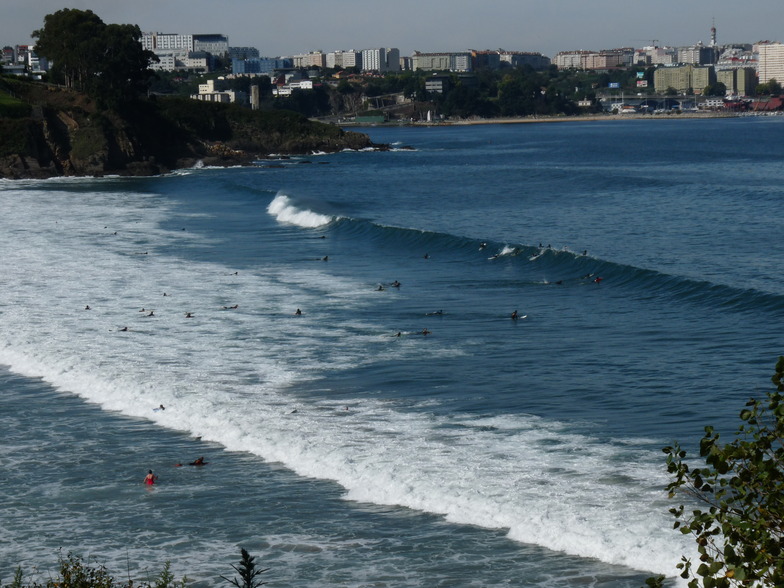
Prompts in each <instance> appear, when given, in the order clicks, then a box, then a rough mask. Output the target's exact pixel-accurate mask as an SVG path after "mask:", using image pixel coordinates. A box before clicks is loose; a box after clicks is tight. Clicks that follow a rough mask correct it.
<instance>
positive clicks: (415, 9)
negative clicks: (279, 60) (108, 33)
mask: <svg viewBox="0 0 784 588" xmlns="http://www.w3.org/2000/svg"><path fill="white" fill-rule="evenodd" d="M66 1H67V0H66ZM62 8H78V9H81V10H88V9H89V10H92V11H93V12H95V13H96V14H97V15H98V16H99V17H100V18H101V19H102V20H103V21H104V22H105V23H107V24H112V23H117V24H137V25H139V27H140V28H141V29H142V31H144V32H151V31H158V32H162V33H221V34H224V35H228V37H229V44H230V45H232V46H253V47H257V48H258V49H259V51H260V52H261V54H262V55H265V56H275V55H290V54H293V53H302V52H307V51H315V50H322V51H334V50H337V49H366V48H370V47H397V48H399V49H400V53H401V55H410V54H411V52H413V51H414V50H418V51H423V52H434V51H463V50H466V49H498V48H503V49H506V50H511V51H538V52H541V53H543V54H544V55H547V56H548V57H553V56H554V55H555V54H556V53H557V52H558V51H565V50H572V49H591V50H599V49H611V48H615V47H641V46H643V45H648V44H650V43H651V41H652V40H653V39H657V40H658V42H659V44H660V45H690V44H692V43H696V42H698V41H702V42H704V43H708V42H709V41H710V28H711V25H712V23H713V22H714V21H715V24H716V28H717V31H718V42H719V43H754V42H756V41H760V40H770V41H784V0H744V1H742V2H741V1H739V0H654V1H650V2H642V1H640V0H631V1H629V2H619V1H618V0H279V1H277V2H272V1H269V0H70V2H67V3H64V0H0V46H2V45H17V44H26V43H30V42H31V38H30V33H31V32H32V31H33V30H35V29H38V28H41V27H42V26H43V19H44V16H45V15H46V14H49V13H52V12H56V11H57V10H60V9H62Z"/></svg>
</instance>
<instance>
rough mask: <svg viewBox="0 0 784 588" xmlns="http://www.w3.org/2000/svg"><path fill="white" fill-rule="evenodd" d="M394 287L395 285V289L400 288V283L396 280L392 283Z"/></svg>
mask: <svg viewBox="0 0 784 588" xmlns="http://www.w3.org/2000/svg"><path fill="white" fill-rule="evenodd" d="M392 285H393V286H394V287H395V288H400V282H398V281H397V280H395V281H394V282H392Z"/></svg>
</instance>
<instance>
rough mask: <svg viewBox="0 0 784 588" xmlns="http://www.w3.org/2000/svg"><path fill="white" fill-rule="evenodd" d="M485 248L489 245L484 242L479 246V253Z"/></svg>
mask: <svg viewBox="0 0 784 588" xmlns="http://www.w3.org/2000/svg"><path fill="white" fill-rule="evenodd" d="M485 247H487V243H485V242H484V241H482V242H481V243H480V244H479V251H482V249H484V248H485Z"/></svg>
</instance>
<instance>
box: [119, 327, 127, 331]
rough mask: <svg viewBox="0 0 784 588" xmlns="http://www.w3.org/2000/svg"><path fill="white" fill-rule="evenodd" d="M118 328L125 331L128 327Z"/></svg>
mask: <svg viewBox="0 0 784 588" xmlns="http://www.w3.org/2000/svg"><path fill="white" fill-rule="evenodd" d="M120 330H121V331H127V330H128V327H123V328H122V329H120Z"/></svg>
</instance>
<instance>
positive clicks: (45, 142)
mask: <svg viewBox="0 0 784 588" xmlns="http://www.w3.org/2000/svg"><path fill="white" fill-rule="evenodd" d="M371 146H373V145H372V143H371V141H370V139H369V138H368V137H367V136H366V135H363V134H360V133H352V132H346V131H343V130H342V129H340V128H338V127H336V126H333V125H326V124H321V123H317V122H313V121H310V120H308V119H307V118H305V117H304V116H302V115H299V114H297V113H294V112H288V111H278V110H275V111H251V110H249V109H246V108H242V107H239V106H234V105H230V104H218V103H210V102H201V101H197V100H190V99H187V98H174V97H172V98H168V97H152V98H149V99H139V100H134V101H133V103H131V104H126V105H124V106H123V107H122V108H115V109H108V108H106V107H105V106H103V105H99V104H98V102H96V100H95V99H93V98H91V97H90V96H88V95H87V94H85V93H82V92H79V91H76V90H72V89H67V88H64V87H62V86H53V85H48V84H43V83H40V82H32V81H25V80H21V79H17V78H10V77H1V78H0V178H45V177H53V176H62V175H89V176H102V175H105V174H119V175H154V174H159V173H164V172H167V171H170V170H172V169H177V168H182V167H191V166H193V165H194V164H195V163H196V162H197V161H200V160H201V161H203V162H204V163H205V164H208V165H237V164H246V163H250V162H251V161H253V160H255V159H258V158H263V157H265V156H268V155H270V154H273V153H279V154H306V153H309V152H312V151H326V152H334V151H340V150H343V149H363V148H367V147H371Z"/></svg>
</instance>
